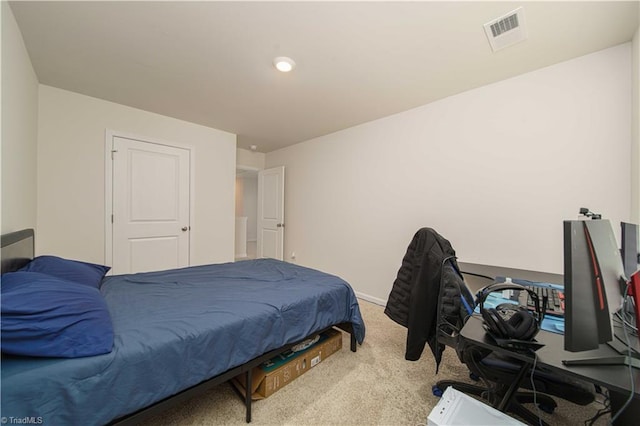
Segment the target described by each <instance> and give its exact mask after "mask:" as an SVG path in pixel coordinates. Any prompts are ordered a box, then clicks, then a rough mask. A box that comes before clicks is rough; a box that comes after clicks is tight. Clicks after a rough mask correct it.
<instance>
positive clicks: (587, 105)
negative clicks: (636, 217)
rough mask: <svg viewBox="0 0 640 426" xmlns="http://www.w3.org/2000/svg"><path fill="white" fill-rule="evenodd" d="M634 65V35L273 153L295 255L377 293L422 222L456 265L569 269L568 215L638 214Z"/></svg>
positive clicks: (270, 159)
mask: <svg viewBox="0 0 640 426" xmlns="http://www.w3.org/2000/svg"><path fill="white" fill-rule="evenodd" d="M630 69H631V43H626V44H623V45H620V46H617V47H613V48H610V49H607V50H604V51H601V52H597V53H594V54H591V55H587V56H584V57H580V58H577V59H574V60H570V61H567V62H564V63H561V64H557V65H554V66H551V67H548V68H544V69H541V70H537V71H535V72H531V73H528V74H524V75H521V76H518V77H515V78H512V79H509V80H505V81H502V82H499V83H496V84H492V85H489V86H485V87H482V88H479V89H475V90H471V91H468V92H465V93H461V94H459V95H456V96H452V97H449V98H446V99H444V100H441V101H438V102H434V103H432V104H429V105H425V106H423V107H420V108H416V109H413V110H410V111H407V112H404V113H401V114H397V115H394V116H390V117H386V118H383V119H380V120H377V121H373V122H370V123H367V124H364V125H361V126H357V127H353V128H350V129H347V130H344V131H341V132H337V133H334V134H331V135H327V136H324V137H320V138H317V139H314V140H311V141H307V142H304V143H300V144H297V145H294V146H292V147H289V148H284V149H282V150H278V151H275V152H273V153H269V154H267V158H266V166H267V167H273V166H276V165H284V166H286V168H287V176H286V195H285V200H286V201H285V203H286V204H285V210H286V217H287V228H286V233H285V253H286V256H287V257H288V256H290V253H291V252H292V251H295V253H296V262H299V263H300V264H303V265H307V266H311V267H316V268H319V269H321V270H326V271H327V272H331V273H334V274H337V275H340V276H342V277H343V278H345V279H347V280H348V281H349V282H350V283H351V284H352V285H353V286H354V288H355V289H356V291H357V292H358V293H359V294H360V295H363V296H366V297H368V298H369V299H370V300H374V301H380V302H386V299H387V296H388V293H389V291H390V289H391V285H392V283H393V280H394V278H395V274H396V272H397V270H398V267H399V266H400V263H401V260H402V256H403V255H404V253H405V251H406V248H407V245H408V244H409V242H410V240H411V238H412V236H413V234H414V233H415V231H416V230H417V229H418V228H420V227H423V226H428V227H433V228H435V229H436V230H438V231H439V232H440V233H441V234H442V235H444V236H445V237H447V238H448V239H449V240H450V241H451V242H452V244H453V246H454V248H455V249H456V251H457V253H458V256H459V258H460V260H461V261H465V262H470V263H480V264H488V265H497V266H505V267H511V268H518V269H528V270H535V271H542V272H552V273H561V272H562V220H563V219H570V218H575V217H577V212H578V209H579V208H580V207H589V208H591V209H592V210H593V211H596V212H600V213H602V214H604V216H605V217H607V218H610V219H611V220H612V221H613V222H614V224H615V223H617V222H618V221H620V220H622V219H624V220H629V216H630V211H631V210H630V209H631V202H630V197H629V194H630V190H631V187H630V182H631V170H630V168H631V167H630V160H629V158H630V152H631V140H630V139H631V135H630V131H629V129H630V127H631V109H630V107H631V78H630V73H629V70H630ZM616 228H617V227H616Z"/></svg>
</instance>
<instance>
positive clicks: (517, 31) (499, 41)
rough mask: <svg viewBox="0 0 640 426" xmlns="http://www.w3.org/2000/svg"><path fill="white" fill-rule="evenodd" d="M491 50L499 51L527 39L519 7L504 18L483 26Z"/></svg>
mask: <svg viewBox="0 0 640 426" xmlns="http://www.w3.org/2000/svg"><path fill="white" fill-rule="evenodd" d="M484 32H485V33H486V34H487V38H488V39H489V44H491V49H493V51H494V52H497V51H498V50H500V49H504V48H505V47H509V46H511V45H514V44H516V43H519V42H521V41H523V40H525V39H526V38H527V31H526V25H525V20H524V11H523V9H522V8H521V7H519V8H517V9H516V10H514V11H513V12H509V13H507V14H506V15H504V16H501V17H499V18H496V19H494V20H492V21H490V22H487V23H486V24H484Z"/></svg>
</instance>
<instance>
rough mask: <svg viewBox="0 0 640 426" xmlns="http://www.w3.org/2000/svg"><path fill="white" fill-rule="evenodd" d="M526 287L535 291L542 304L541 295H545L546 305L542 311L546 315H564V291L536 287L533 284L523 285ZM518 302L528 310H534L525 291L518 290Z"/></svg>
mask: <svg viewBox="0 0 640 426" xmlns="http://www.w3.org/2000/svg"><path fill="white" fill-rule="evenodd" d="M524 287H526V288H527V289H529V290H531V291H533V292H535V293H536V294H537V295H538V300H539V301H540V304H542V301H543V297H545V296H546V297H547V306H545V309H544V311H545V312H546V315H555V316H557V317H564V293H563V292H562V290H557V289H555V288H548V287H538V286H533V285H525V286H524ZM519 293H520V294H519V295H518V302H519V303H520V305H522V306H526V307H527V309H529V310H532V311H533V310H535V305H534V304H533V301H532V300H531V297H530V296H529V293H528V292H526V291H522V292H519Z"/></svg>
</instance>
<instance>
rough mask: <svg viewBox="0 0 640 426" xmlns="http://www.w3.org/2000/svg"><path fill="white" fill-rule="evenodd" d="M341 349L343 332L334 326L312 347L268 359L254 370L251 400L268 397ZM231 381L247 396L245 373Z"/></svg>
mask: <svg viewBox="0 0 640 426" xmlns="http://www.w3.org/2000/svg"><path fill="white" fill-rule="evenodd" d="M340 349H342V333H341V332H340V331H338V330H335V329H330V330H328V331H326V332H324V333H322V334H321V335H320V338H319V340H318V341H317V342H316V343H315V344H313V345H312V346H310V347H308V348H306V349H303V350H300V351H297V352H293V351H286V352H284V353H282V354H280V355H278V356H276V357H274V358H272V359H271V360H269V361H266V362H264V363H263V364H261V365H259V366H258V367H256V368H254V369H253V371H252V373H251V375H252V378H251V399H252V400H259V399H264V398H267V397H268V396H270V395H272V394H273V393H274V392H276V391H277V390H279V389H281V388H282V387H284V386H285V385H287V384H288V383H291V382H292V381H293V380H295V379H296V378H298V377H300V376H301V375H303V374H304V373H306V372H307V371H309V370H310V369H311V368H313V367H315V366H316V365H317V364H319V363H320V362H321V361H322V360H324V359H325V358H327V357H328V356H330V355H332V354H334V353H335V352H337V351H339V350H340ZM231 382H232V383H233V385H234V386H235V387H236V388H237V389H238V390H239V391H240V393H241V394H242V395H246V390H245V389H246V376H245V375H244V374H241V375H239V376H237V377H234V378H233V379H232V380H231Z"/></svg>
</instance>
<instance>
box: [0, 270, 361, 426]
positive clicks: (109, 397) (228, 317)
mask: <svg viewBox="0 0 640 426" xmlns="http://www.w3.org/2000/svg"><path fill="white" fill-rule="evenodd" d="M101 292H102V294H103V295H104V297H105V300H106V301H107V305H108V307H109V311H110V313H111V316H112V321H113V326H114V333H115V343H114V349H113V351H112V352H111V353H109V354H106V355H100V356H94V357H87V358H76V359H50V358H48V359H38V358H22V357H10V356H6V355H3V358H2V416H3V417H7V418H8V417H13V418H24V417H34V418H36V420H37V419H38V418H40V419H42V422H43V424H46V425H72V424H77V425H99V424H105V423H108V422H109V421H111V420H114V419H116V418H119V417H121V416H123V415H126V414H129V413H132V412H135V411H137V410H139V409H141V408H143V407H145V406H148V405H150V404H153V403H154V402H157V401H159V400H162V399H164V398H166V397H168V396H171V395H173V394H176V393H177V392H179V391H181V390H183V389H186V388H188V387H190V386H193V385H196V384H198V383H200V382H202V381H203V380H206V379H208V378H211V377H214V376H216V375H218V374H220V373H223V372H224V371H226V370H228V369H230V368H233V367H236V366H239V365H241V364H244V363H246V362H247V361H250V360H251V359H253V358H255V357H257V356H260V355H262V354H263V353H265V352H268V351H270V350H273V349H277V348H279V347H281V346H284V345H286V344H288V343H293V342H296V341H299V340H302V339H303V338H305V337H307V336H308V335H310V334H312V333H314V332H316V331H319V330H320V329H323V328H325V327H328V326H330V325H332V324H337V323H341V322H351V323H353V326H354V332H355V335H356V339H357V341H358V342H359V343H362V341H363V339H364V334H365V326H364V323H363V321H362V317H361V315H360V309H359V306H358V302H357V299H356V297H355V295H354V293H353V290H352V289H351V287H350V286H349V284H347V283H346V282H345V281H343V280H342V279H340V278H338V277H336V276H333V275H329V274H326V273H323V272H320V271H316V270H313V269H309V268H304V267H301V266H297V265H293V264H290V263H285V262H280V261H277V260H272V259H259V260H248V261H242V262H236V263H225V264H219V265H207V266H198V267H191V268H185V269H178V270H171V271H164V272H151V273H144V274H132V275H120V276H113V277H107V278H105V280H104V282H103V284H102V286H101Z"/></svg>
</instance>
